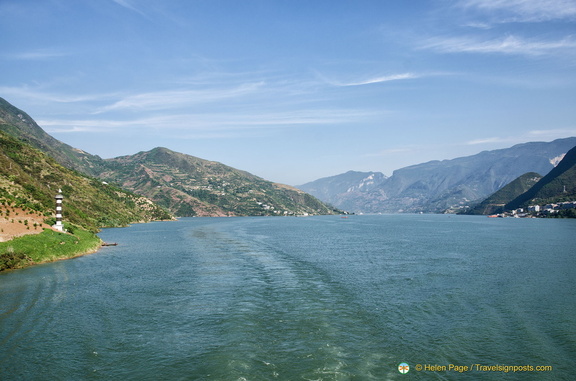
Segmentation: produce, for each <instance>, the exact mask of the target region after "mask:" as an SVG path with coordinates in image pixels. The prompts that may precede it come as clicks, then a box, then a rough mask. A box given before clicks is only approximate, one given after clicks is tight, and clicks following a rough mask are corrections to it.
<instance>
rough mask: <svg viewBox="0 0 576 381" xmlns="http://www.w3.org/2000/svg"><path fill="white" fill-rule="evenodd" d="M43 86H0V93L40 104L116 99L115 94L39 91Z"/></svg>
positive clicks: (116, 95)
mask: <svg viewBox="0 0 576 381" xmlns="http://www.w3.org/2000/svg"><path fill="white" fill-rule="evenodd" d="M42 87H43V86H37V87H30V86H21V87H12V86H0V93H1V94H3V96H8V97H11V98H26V99H28V100H30V99H34V100H36V101H40V102H47V103H79V102H91V101H105V100H108V99H111V98H113V97H118V94H116V93H96V94H73V93H69V94H60V93H53V92H49V91H44V90H43V89H41V88H42Z"/></svg>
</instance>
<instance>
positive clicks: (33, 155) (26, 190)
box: [0, 131, 172, 231]
mask: <svg viewBox="0 0 576 381" xmlns="http://www.w3.org/2000/svg"><path fill="white" fill-rule="evenodd" d="M59 188H61V189H62V193H63V195H64V197H65V198H64V220H65V221H66V222H72V223H74V224H77V225H80V226H82V227H84V228H87V229H90V230H92V231H96V230H98V228H100V227H106V226H125V225H127V224H129V223H132V222H146V221H151V220H158V219H170V218H172V217H171V216H170V214H168V213H167V212H166V211H165V210H163V209H162V208H159V207H158V206H156V205H154V204H153V203H152V202H151V201H150V200H148V199H147V198H145V197H142V196H138V195H135V194H133V193H130V192H126V191H123V190H121V189H119V188H117V187H113V186H111V185H106V184H103V183H102V181H100V180H97V179H94V178H90V177H88V176H85V175H82V174H80V173H78V172H76V171H74V170H71V169H68V168H65V167H63V166H62V165H60V164H59V163H57V162H56V160H54V159H53V158H51V157H49V156H48V155H46V154H45V153H43V152H41V151H39V150H37V149H36V148H34V147H32V146H31V145H29V144H27V143H25V142H23V141H21V140H18V139H16V138H14V137H13V136H11V135H8V134H7V133H6V132H4V131H0V205H1V206H2V207H6V206H11V207H14V208H22V209H24V210H29V211H35V212H39V213H44V214H45V215H46V216H47V217H48V216H51V215H54V207H55V201H54V196H55V195H56V193H57V191H58V189H59Z"/></svg>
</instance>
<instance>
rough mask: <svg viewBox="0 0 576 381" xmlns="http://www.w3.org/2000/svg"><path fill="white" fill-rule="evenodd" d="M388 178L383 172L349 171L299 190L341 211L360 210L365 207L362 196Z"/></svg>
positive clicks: (302, 186)
mask: <svg viewBox="0 0 576 381" xmlns="http://www.w3.org/2000/svg"><path fill="white" fill-rule="evenodd" d="M386 178H387V177H386V176H385V175H384V174H383V173H381V172H357V171H348V172H346V173H343V174H340V175H336V176H330V177H324V178H322V179H318V180H315V181H312V182H309V183H306V184H303V185H298V186H297V188H299V189H302V190H303V191H305V192H308V193H310V194H312V195H314V196H315V197H318V198H319V199H320V200H322V201H324V202H327V203H329V204H331V205H338V207H339V208H341V209H344V210H360V209H362V208H363V207H364V205H363V203H362V195H364V194H367V192H369V191H371V190H374V189H375V188H376V187H378V186H379V185H380V184H381V183H382V182H383V181H384V180H386Z"/></svg>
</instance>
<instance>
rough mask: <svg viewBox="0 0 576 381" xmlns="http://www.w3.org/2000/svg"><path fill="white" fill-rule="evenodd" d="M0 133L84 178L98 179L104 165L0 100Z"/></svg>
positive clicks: (99, 159)
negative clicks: (82, 174) (22, 143)
mask: <svg viewBox="0 0 576 381" xmlns="http://www.w3.org/2000/svg"><path fill="white" fill-rule="evenodd" d="M0 131H5V132H6V133H7V134H9V135H11V136H13V137H15V138H16V139H19V140H21V141H23V142H25V143H28V144H30V145H31V146H32V147H34V148H36V149H38V150H40V151H42V152H44V153H46V154H47V155H48V156H51V157H53V158H54V159H56V161H57V162H58V163H60V164H61V165H63V166H65V167H67V168H72V169H75V170H77V171H79V172H82V173H85V174H87V175H91V176H95V175H97V174H98V173H99V172H100V171H101V170H102V167H103V165H104V162H103V160H102V159H101V158H100V157H98V156H95V155H91V154H89V153H87V152H84V151H82V150H80V149H78V148H73V147H71V146H69V145H68V144H65V143H62V142H61V141H59V140H57V139H55V138H53V137H52V136H50V135H49V134H47V133H46V132H45V131H44V130H43V129H42V128H41V127H40V126H38V124H37V123H36V122H35V121H34V119H32V118H31V117H30V115H28V114H26V113H25V112H24V111H22V110H20V109H18V108H16V107H14V106H13V105H11V104H10V103H8V102H7V101H6V100H5V99H3V98H0Z"/></svg>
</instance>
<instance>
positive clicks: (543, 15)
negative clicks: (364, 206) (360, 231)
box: [0, 0, 576, 185]
mask: <svg viewBox="0 0 576 381" xmlns="http://www.w3.org/2000/svg"><path fill="white" fill-rule="evenodd" d="M0 18H1V20H2V21H0V36H1V38H0V96H1V97H3V98H5V99H6V100H8V101H9V102H11V103H12V104H14V105H15V106H17V107H19V108H21V109H23V110H24V111H26V112H27V113H29V114H30V115H31V116H32V117H33V118H34V119H35V120H36V121H37V122H38V123H39V124H40V126H41V127H43V128H44V129H45V130H46V131H48V132H49V133H50V134H51V135H53V136H54V137H56V138H57V139H60V140H62V141H64V142H66V143H68V144H70V145H72V146H74V147H77V148H81V149H83V150H85V151H87V152H90V153H93V154H97V155H100V156H101V157H103V158H109V157H115V156H120V155H128V154H133V153H136V152H139V151H144V150H149V149H151V148H154V147H156V146H164V147H168V148H170V149H173V150H175V151H178V152H183V153H187V154H190V155H194V156H198V157H201V158H204V159H208V160H216V161H220V162H222V163H224V164H227V165H230V166H233V167H236V168H239V169H243V170H246V171H249V172H251V173H254V174H256V175H258V176H261V177H264V178H266V179H268V180H272V181H278V182H282V183H287V184H292V185H297V184H302V183H305V182H308V181H312V180H315V179H317V178H320V177H325V176H330V175H335V174H339V173H343V172H346V171H348V170H359V171H370V170H371V171H381V172H384V173H385V174H386V175H391V174H392V171H393V170H395V169H398V168H401V167H404V166H408V165H412V164H417V163H421V162H425V161H429V160H435V159H439V160H442V159H451V158H454V157H458V156H465V155H471V154H475V153H478V152H480V151H483V150H490V149H497V148H504V147H509V146H511V145H513V144H516V143H522V142H527V141H550V140H554V139H557V138H562V137H568V136H576V106H575V105H576V0H539V1H534V0H461V1H448V0H429V1H424V0H411V1H401V0H398V1H392V0H391V1H381V0H373V1H363V0H355V1H344V0H340V1H339V0H331V1H323V0H315V1H309V0H307V1H299V0H291V1H280V0H277V1H274V0H245V1H244V0H226V1H219V0H205V1H196V0H97V1H96V0H0Z"/></svg>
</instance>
